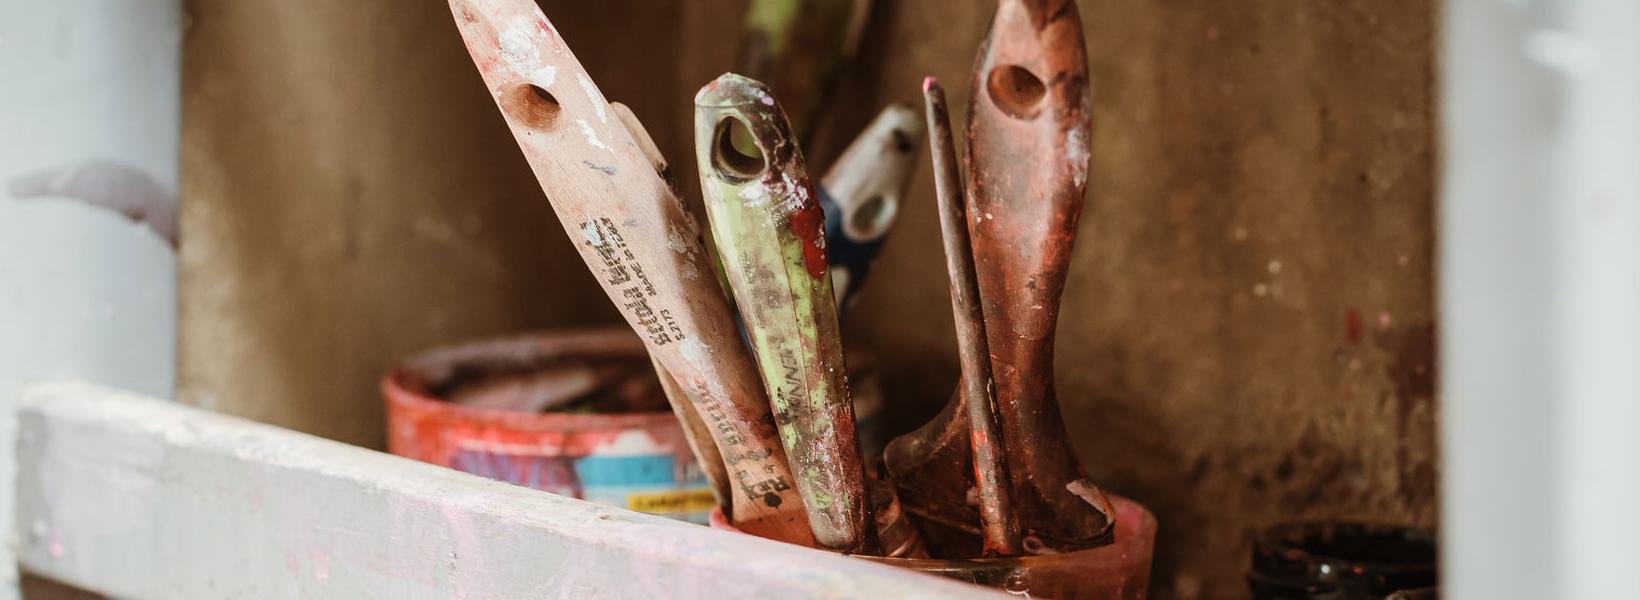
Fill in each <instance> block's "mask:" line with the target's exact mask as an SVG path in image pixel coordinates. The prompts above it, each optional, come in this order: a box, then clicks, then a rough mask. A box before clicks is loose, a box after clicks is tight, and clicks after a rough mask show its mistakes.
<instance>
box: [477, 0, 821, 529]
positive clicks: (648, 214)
mask: <svg viewBox="0 0 1640 600" xmlns="http://www.w3.org/2000/svg"><path fill="white" fill-rule="evenodd" d="M451 10H452V12H453V13H454V15H455V20H456V24H457V25H458V26H459V27H460V29H461V33H462V37H463V39H464V40H465V41H466V44H467V50H468V52H469V53H470V54H471V55H472V57H473V61H474V62H475V63H476V64H477V65H478V68H479V72H480V73H481V74H482V75H483V77H484V82H485V84H486V86H488V88H489V89H490V92H491V94H492V95H493V96H494V98H495V100H496V104H497V105H498V106H499V107H500V109H501V113H502V115H503V116H505V117H506V120H507V124H508V126H509V127H510V128H511V129H512V132H513V137H514V138H515V139H516V140H517V141H518V145H519V147H520V149H522V150H523V152H524V156H525V158H526V159H528V161H529V163H530V166H531V168H532V169H533V170H534V171H535V176H536V179H537V180H538V181H540V183H541V188H542V190H543V191H545V192H546V195H547V198H548V200H549V201H550V202H551V203H552V206H553V209H554V211H555V212H557V213H558V218H559V220H560V221H561V222H562V223H563V225H564V229H565V231H566V232H567V233H568V234H569V235H570V237H571V239H572V240H574V242H575V245H576V249H577V251H578V252H579V253H580V254H581V258H582V259H583V260H584V261H586V263H587V266H588V267H589V268H590V269H591V270H592V271H593V274H594V275H595V276H596V277H597V279H598V281H599V283H600V284H601V285H602V286H603V288H604V291H605V292H606V293H608V295H609V297H610V299H611V300H612V301H614V302H615V304H616V306H617V307H618V308H619V309H620V311H621V314H622V316H624V317H625V318H626V320H627V322H628V323H629V324H630V325H631V326H632V327H633V329H635V330H636V331H637V332H638V333H639V334H640V336H641V337H643V338H644V343H645V345H646V346H647V347H648V349H649V352H650V354H651V355H652V356H654V358H655V359H656V360H657V361H659V362H660V363H661V364H662V365H664V366H665V367H666V369H667V370H668V371H669V372H670V373H671V374H672V375H673V376H675V377H677V379H678V382H679V383H680V384H682V385H683V386H684V387H685V388H686V389H687V390H688V391H689V392H690V395H691V396H692V399H693V400H694V401H695V402H697V403H698V404H697V407H696V408H697V409H699V411H700V414H701V416H702V417H704V418H705V419H706V421H707V423H708V424H709V425H710V428H711V431H712V436H713V438H714V439H715V441H716V442H717V445H718V447H719V449H720V450H721V451H722V452H723V459H724V463H725V465H726V466H727V468H728V471H729V476H730V478H731V479H732V480H733V486H732V487H733V488H734V490H735V493H734V494H733V498H732V500H731V502H730V508H731V511H730V513H731V514H730V518H731V521H732V522H734V523H735V524H736V525H737V526H738V527H740V528H741V529H743V530H745V531H748V532H750V533H754V534H757V535H762V536H765V537H772V538H776V539H781V540H786V541H791V542H795V543H803V544H810V543H812V537H811V534H810V532H809V530H808V526H807V524H806V523H805V522H804V519H803V512H802V510H801V504H802V503H801V501H800V500H799V499H798V494H797V491H796V489H795V487H794V486H793V482H792V477H791V473H790V471H789V469H788V468H787V467H786V461H785V456H784V454H783V452H782V451H781V448H780V445H779V444H778V443H777V442H776V437H775V435H774V431H773V427H772V425H771V424H770V422H769V419H768V416H767V415H768V410H767V408H766V405H765V404H764V401H763V399H764V397H763V394H762V390H761V389H760V385H759V383H758V378H757V374H756V372H755V371H754V370H753V366H752V363H751V360H750V357H749V356H747V354H746V352H745V350H744V346H743V345H742V344H741V343H740V339H739V336H738V335H737V334H736V331H735V327H734V324H733V320H732V319H731V316H730V313H729V308H728V306H727V304H726V302H725V300H724V298H723V294H722V291H721V290H720V289H719V288H718V286H717V284H716V281H715V280H714V278H713V276H712V270H711V269H712V267H711V265H710V262H709V261H708V258H707V255H706V252H705V250H704V248H703V247H702V242H701V238H700V233H699V229H698V227H697V226H696V225H695V223H694V221H693V220H692V219H690V218H689V216H688V215H687V214H686V213H685V212H684V210H683V206H682V203H681V202H680V201H679V200H678V198H677V196H676V195H675V194H674V193H673V192H672V190H671V189H670V188H669V186H668V185H667V184H666V182H665V181H663V180H662V179H661V177H660V176H659V175H657V174H656V173H655V170H654V168H653V166H652V164H651V162H650V160H649V159H648V158H646V156H645V154H644V152H643V150H642V148H640V146H639V144H638V142H637V141H636V140H635V139H634V138H633V136H632V134H631V133H630V132H629V131H628V130H627V128H626V126H625V125H624V124H623V123H622V122H621V119H620V118H619V117H618V115H616V114H614V113H613V110H612V109H611V107H610V105H609V102H608V101H606V100H605V99H604V97H603V94H602V93H601V92H600V91H599V90H598V87H597V86H596V85H595V84H594V83H593V82H592V79H591V78H590V77H588V76H587V74H586V71H585V70H584V69H582V67H581V65H580V63H579V62H578V61H576V59H575V55H574V54H573V53H572V52H571V51H570V49H569V48H568V47H567V46H566V45H565V44H564V40H563V38H562V37H560V36H559V35H558V32H557V31H556V30H555V29H554V28H553V26H552V24H551V23H550V22H548V21H547V19H546V17H545V16H543V15H542V14H541V11H540V9H539V8H537V7H536V5H535V3H534V2H532V1H530V0H451Z"/></svg>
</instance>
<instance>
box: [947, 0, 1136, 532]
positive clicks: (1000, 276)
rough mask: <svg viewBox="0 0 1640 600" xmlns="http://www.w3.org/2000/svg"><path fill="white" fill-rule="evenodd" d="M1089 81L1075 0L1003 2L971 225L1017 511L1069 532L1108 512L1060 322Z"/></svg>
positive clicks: (981, 115)
mask: <svg viewBox="0 0 1640 600" xmlns="http://www.w3.org/2000/svg"><path fill="white" fill-rule="evenodd" d="M1088 88H1089V82H1088V64H1087V48H1086V45H1085V43H1084V42H1083V38H1082V23H1081V19H1080V17H1079V16H1078V14H1077V9H1076V4H1075V3H1074V2H1072V1H1070V0H1002V2H1000V3H999V4H998V7H997V13H996V16H995V18H994V20H993V21H992V23H991V31H990V34H989V36H988V37H987V38H986V40H985V42H984V43H983V44H982V45H981V47H980V52H979V57H978V59H977V60H976V63H975V66H974V71H973V79H972V81H971V82H970V89H969V98H970V105H969V110H968V144H967V164H968V222H969V231H970V232H971V233H972V235H973V244H974V261H975V265H976V270H977V274H978V276H979V285H980V294H981V297H982V298H984V308H985V324H986V328H987V330H988V334H989V338H990V351H991V356H992V363H993V364H992V366H993V371H994V375H995V377H996V382H997V390H996V391H997V400H998V402H999V403H1000V404H1001V408H1002V429H1003V431H1002V437H1003V441H1004V443H1005V445H1006V447H1007V455H1008V463H1009V466H1010V468H1011V469H1012V471H1011V476H1012V478H1013V489H1014V491H1015V492H1016V494H1015V500H1016V503H1017V508H1018V510H1019V516H1020V520H1021V522H1022V524H1023V525H1024V526H1025V527H1026V528H1028V529H1031V530H1034V531H1038V532H1045V533H1047V534H1048V535H1049V536H1050V537H1052V538H1059V541H1060V542H1061V543H1064V542H1075V541H1077V540H1088V539H1094V538H1097V537H1098V536H1100V535H1101V534H1102V533H1103V532H1105V531H1106V530H1108V528H1109V526H1110V524H1111V522H1110V520H1109V518H1108V517H1107V515H1106V514H1105V513H1103V512H1102V511H1101V510H1100V508H1099V507H1098V506H1096V504H1098V503H1089V502H1088V501H1087V500H1085V499H1084V498H1083V497H1082V495H1078V493H1077V492H1076V491H1074V490H1076V489H1078V487H1077V486H1076V485H1073V484H1077V483H1078V482H1082V481H1083V480H1084V479H1085V476H1084V475H1083V473H1082V469H1081V467H1080V465H1079V464H1078V463H1077V461H1076V457H1075V455H1074V454H1073V452H1072V448H1071V446H1070V443H1069V440H1068V439H1067V436H1066V432H1065V425H1064V421H1063V418H1062V417H1061V415H1060V410H1059V404H1058V399H1057V398H1056V397H1055V395H1054V389H1053V375H1054V372H1053V343H1054V328H1055V326H1056V325H1057V323H1058V316H1059V303H1060V296H1061V294H1062V292H1063V291H1064V288H1065V277H1066V270H1067V269H1068V267H1069V266H1070V257H1071V247H1072V245H1073V244H1074V242H1075V240H1076V229H1077V221H1078V219H1079V217H1080V215H1081V212H1082V195H1083V191H1084V190H1085V188H1086V184H1087V173H1088V160H1089V144H1090V138H1089V130H1090V126H1091V123H1090V110H1091V109H1090V103H1089V89H1088Z"/></svg>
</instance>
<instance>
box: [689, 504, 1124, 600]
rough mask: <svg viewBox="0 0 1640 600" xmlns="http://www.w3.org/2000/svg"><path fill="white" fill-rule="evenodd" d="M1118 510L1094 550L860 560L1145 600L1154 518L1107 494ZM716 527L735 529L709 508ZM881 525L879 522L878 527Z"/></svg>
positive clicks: (1044, 593) (1029, 589)
mask: <svg viewBox="0 0 1640 600" xmlns="http://www.w3.org/2000/svg"><path fill="white" fill-rule="evenodd" d="M1109 497H1110V502H1111V506H1112V507H1113V508H1115V511H1116V531H1115V535H1114V536H1113V539H1112V541H1111V543H1109V544H1107V545H1104V546H1100V547H1097V548H1090V549H1087V550H1077V551H1075V552H1064V553H1058V554H1040V555H1034V556H1014V557H1008V558H907V557H882V556H860V557H858V558H862V559H865V560H869V561H872V562H879V563H883V564H886V565H892V566H896V567H900V568H904V569H911V570H913V571H921V572H923V573H929V574H932V575H939V576H941V577H946V578H949V579H956V580H959V581H965V582H968V583H972V584H975V585H983V586H986V587H993V588H998V589H1001V590H1002V591H1004V592H1008V593H1009V594H1012V595H1016V596H1026V597H1030V598H1059V599H1073V598H1074V599H1087V600H1145V598H1146V594H1147V593H1148V590H1147V588H1148V586H1149V583H1150V562H1151V558H1152V556H1153V555H1154V551H1155V547H1156V517H1155V516H1154V515H1152V514H1151V513H1150V510H1149V509H1146V508H1145V507H1144V505H1142V504H1139V503H1138V502H1134V501H1133V500H1130V499H1128V498H1124V497H1121V496H1117V495H1115V494H1109ZM710 524H711V526H712V528H714V529H722V530H725V531H739V530H737V529H735V527H734V526H732V525H730V524H729V523H728V521H727V520H725V519H724V518H723V513H722V511H718V510H713V511H712V515H711V520H710ZM882 526H883V523H881V522H879V523H878V527H879V529H881V528H882Z"/></svg>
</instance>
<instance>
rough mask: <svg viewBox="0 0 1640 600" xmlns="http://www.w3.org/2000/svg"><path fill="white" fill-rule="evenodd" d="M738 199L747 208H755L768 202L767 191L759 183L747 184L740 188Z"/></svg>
mask: <svg viewBox="0 0 1640 600" xmlns="http://www.w3.org/2000/svg"><path fill="white" fill-rule="evenodd" d="M740 201H741V203H743V204H745V205H746V206H747V207H749V208H757V207H760V206H763V205H765V204H768V203H769V191H768V190H766V189H764V188H763V186H761V185H748V186H746V187H743V188H740Z"/></svg>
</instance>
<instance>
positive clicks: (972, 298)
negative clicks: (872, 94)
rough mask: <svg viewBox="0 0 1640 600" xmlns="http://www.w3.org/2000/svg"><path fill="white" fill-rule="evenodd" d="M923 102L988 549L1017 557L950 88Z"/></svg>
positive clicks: (933, 85) (930, 91)
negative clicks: (954, 137) (947, 92)
mask: <svg viewBox="0 0 1640 600" xmlns="http://www.w3.org/2000/svg"><path fill="white" fill-rule="evenodd" d="M923 100H924V102H925V103H926V104H927V108H928V141H929V153H930V154H931V155H932V156H933V158H934V191H935V195H936V196H937V198H938V205H939V212H940V231H941V232H942V233H943V234H944V238H945V268H946V271H947V272H948V273H950V276H951V314H952V316H953V317H954V319H955V321H956V325H957V356H958V357H959V359H960V361H961V363H962V386H961V390H962V406H963V411H962V412H963V414H964V415H965V416H966V417H967V420H968V439H969V447H970V450H971V452H972V456H973V461H974V480H975V487H976V488H977V489H978V490H979V517H980V530H981V531H982V532H983V538H984V552H985V554H986V555H1002V556H1012V555H1016V554H1019V550H1020V541H1019V538H1020V534H1019V518H1018V515H1016V514H1014V507H1013V500H1012V496H1013V492H1012V490H1010V489H1009V479H1008V462H1007V457H1006V456H1005V455H1004V454H1003V436H1002V424H1001V423H1000V422H999V421H998V418H997V399H996V394H995V389H994V387H993V384H994V382H993V381H992V379H991V354H990V352H989V351H988V350H987V347H988V343H987V341H986V338H985V316H984V314H983V313H982V312H981V309H980V304H979V283H978V282H976V281H975V276H974V257H973V254H971V250H970V246H969V240H968V223H967V219H966V218H965V216H964V201H963V197H962V180H961V177H962V175H961V173H960V172H959V171H958V169H957V149H956V144H955V143H953V142H952V141H951V118H950V115H949V113H948V112H947V110H946V106H945V89H944V88H941V87H940V84H939V82H938V81H936V80H935V79H934V78H933V77H929V78H928V79H926V80H924V81H923Z"/></svg>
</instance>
